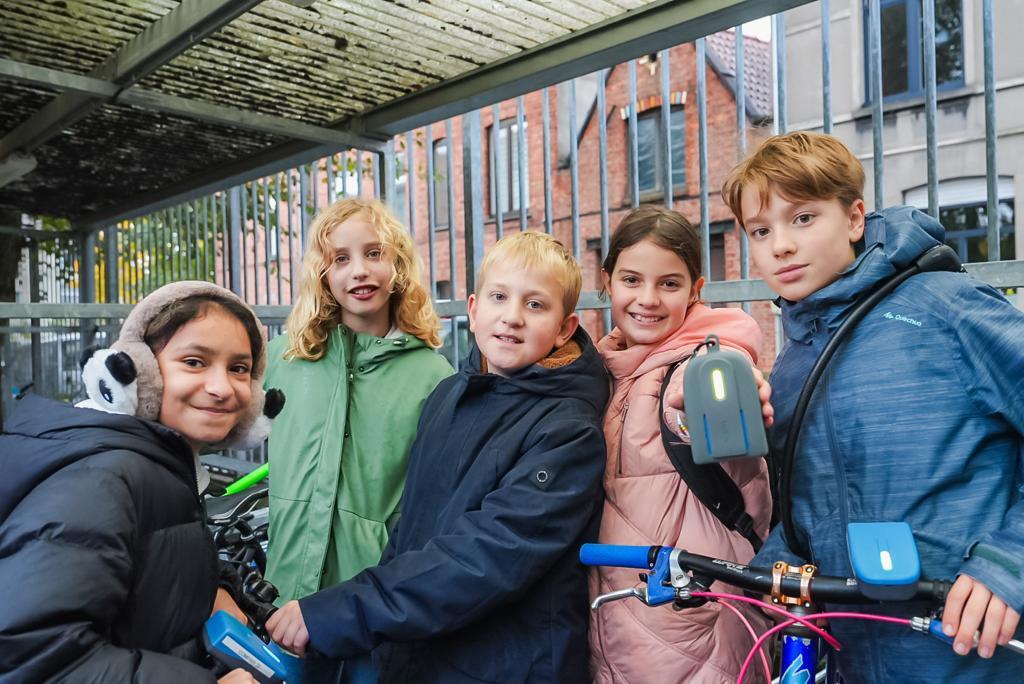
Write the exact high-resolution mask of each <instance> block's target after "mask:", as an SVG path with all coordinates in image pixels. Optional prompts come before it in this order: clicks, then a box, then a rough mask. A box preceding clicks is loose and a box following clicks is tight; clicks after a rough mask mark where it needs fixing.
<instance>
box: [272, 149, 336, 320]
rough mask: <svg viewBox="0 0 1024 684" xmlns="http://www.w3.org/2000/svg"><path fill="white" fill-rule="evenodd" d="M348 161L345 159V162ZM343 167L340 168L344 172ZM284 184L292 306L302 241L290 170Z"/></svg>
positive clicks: (297, 286) (297, 284)
mask: <svg viewBox="0 0 1024 684" xmlns="http://www.w3.org/2000/svg"><path fill="white" fill-rule="evenodd" d="M347 161H348V160H347V159H345V162H347ZM344 169H345V166H344V165H343V166H342V171H344ZM344 178H345V177H344V176H342V183H341V187H342V189H344V187H345V181H344ZM285 182H286V185H287V187H288V199H287V202H288V280H289V281H290V295H291V298H290V299H289V300H288V301H289V303H291V304H294V303H295V300H296V299H298V296H299V280H300V278H301V277H302V261H301V259H302V256H301V254H302V240H301V239H300V235H299V226H298V223H299V222H298V221H296V220H295V219H294V215H295V211H294V210H295V204H296V202H295V195H296V185H297V184H298V181H297V179H296V180H295V181H293V180H292V170H291V169H288V170H287V171H285Z"/></svg>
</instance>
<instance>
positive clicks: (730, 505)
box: [658, 354, 763, 553]
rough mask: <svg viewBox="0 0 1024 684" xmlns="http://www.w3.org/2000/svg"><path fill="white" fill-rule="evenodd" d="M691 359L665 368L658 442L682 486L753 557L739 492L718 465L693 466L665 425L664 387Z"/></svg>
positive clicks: (749, 521) (752, 537)
mask: <svg viewBox="0 0 1024 684" xmlns="http://www.w3.org/2000/svg"><path fill="white" fill-rule="evenodd" d="M691 356H693V355H692V354H689V355H687V356H686V357H684V358H682V359H680V360H679V361H676V362H675V363H674V364H672V365H671V366H669V369H668V372H667V373H665V379H664V380H663V381H662V383H661V393H660V394H659V396H658V425H660V426H661V442H662V444H663V445H664V446H665V453H666V454H668V459H669V460H670V461H672V465H673V466H675V469H676V472H678V473H679V476H680V477H681V478H683V482H685V483H686V486H687V487H689V488H690V491H691V492H693V493H694V495H695V496H696V497H697V499H698V500H699V501H700V502H701V503H702V504H704V507H705V508H707V509H708V510H709V511H711V513H712V514H714V516H715V517H716V518H718V519H719V521H721V523H722V524H723V525H725V526H726V527H727V528H729V529H730V530H734V531H736V532H739V533H740V534H741V535H743V538H744V539H746V540H747V541H748V542H750V545H751V546H752V547H754V553H757V552H758V551H759V550H760V549H761V544H762V543H763V541H762V539H761V538H760V537H758V536H757V533H756V532H754V519H753V518H751V517H750V515H748V514H747V510H746V508H745V507H744V505H743V495H742V494H741V493H740V488H739V487H738V486H737V485H736V483H735V482H733V480H732V478H731V477H729V475H728V473H726V472H725V470H724V469H723V468H722V466H721V465H720V464H718V463H712V464H708V465H699V464H697V463H694V462H693V451H692V450H691V449H690V445H689V444H685V443H683V442H682V441H680V439H679V436H678V435H676V434H675V433H673V432H672V431H671V430H669V429H668V427H667V426H666V425H665V420H664V416H665V390H666V389H668V383H669V381H670V380H671V379H672V375H673V373H675V371H676V369H677V368H679V366H680V365H682V364H683V363H684V362H685V361H688V360H689V359H690V357H691Z"/></svg>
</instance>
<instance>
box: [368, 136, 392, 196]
mask: <svg viewBox="0 0 1024 684" xmlns="http://www.w3.org/2000/svg"><path fill="white" fill-rule="evenodd" d="M389 142H391V141H389ZM370 174H371V175H372V177H373V185H372V186H371V187H372V188H373V196H374V198H376V199H382V198H381V195H382V194H384V183H385V182H387V181H386V179H385V178H384V177H383V176H382V175H381V172H380V155H379V154H374V153H371V154H370Z"/></svg>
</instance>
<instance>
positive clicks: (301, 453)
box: [265, 326, 453, 603]
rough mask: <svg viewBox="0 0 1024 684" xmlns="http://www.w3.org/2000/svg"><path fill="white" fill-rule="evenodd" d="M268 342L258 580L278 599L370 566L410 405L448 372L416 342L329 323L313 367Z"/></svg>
mask: <svg viewBox="0 0 1024 684" xmlns="http://www.w3.org/2000/svg"><path fill="white" fill-rule="evenodd" d="M287 344H288V339H287V335H280V336H278V337H277V338H275V339H274V340H273V341H272V342H271V343H270V346H269V351H268V358H269V361H270V363H269V367H268V369H267V375H266V379H265V383H266V386H267V387H278V388H280V389H282V390H283V391H284V393H285V396H286V398H287V404H286V406H285V408H284V410H283V411H282V412H281V414H280V415H279V416H278V417H277V419H276V420H275V421H274V430H273V433H272V434H271V437H270V470H271V476H270V549H269V553H268V567H267V578H268V579H269V580H270V581H271V582H273V583H274V585H275V586H277V588H278V590H279V591H280V595H281V596H280V600H279V603H283V602H284V601H287V600H290V599H294V598H300V597H303V596H307V595H309V594H312V593H314V592H316V591H318V590H319V589H321V588H323V587H328V586H331V585H333V584H337V583H338V582H342V581H344V580H347V579H349V578H350V577H352V576H353V575H355V574H356V573H358V572H359V571H361V570H363V569H364V568H367V567H369V566H371V565H375V564H376V563H377V561H378V560H380V555H381V552H382V551H383V550H384V546H385V544H386V543H387V540H388V533H389V531H390V530H391V529H392V527H393V525H394V522H395V521H396V520H397V518H398V514H399V503H400V501H401V497H402V488H403V487H404V485H405V472H406V466H407V463H408V457H409V448H410V447H411V445H412V440H413V437H415V435H416V424H417V421H418V420H419V415H420V409H421V408H422V406H423V402H424V401H425V400H426V398H427V396H428V395H429V394H430V393H431V392H432V391H433V390H434V387H436V386H437V383H439V382H440V381H441V380H442V379H444V378H446V377H447V376H449V375H451V374H452V372H453V371H452V368H451V366H450V365H449V364H448V361H447V360H445V358H444V357H443V356H441V355H439V354H437V353H435V352H434V351H433V350H432V349H430V347H428V346H427V345H426V344H425V343H424V342H423V341H422V340H420V339H418V338H417V337H415V336H413V335H408V334H402V335H401V336H399V337H397V338H381V337H375V336H373V335H365V334H356V333H353V332H352V331H350V330H349V329H348V328H345V327H344V326H338V327H337V328H336V329H335V330H334V332H332V333H331V336H330V338H329V340H328V346H327V353H326V354H325V355H324V357H323V358H322V359H320V360H319V361H304V360H298V359H292V360H290V361H286V360H285V359H284V358H283V355H284V352H285V350H286V348H287Z"/></svg>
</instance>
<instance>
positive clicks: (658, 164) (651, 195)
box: [625, 104, 688, 202]
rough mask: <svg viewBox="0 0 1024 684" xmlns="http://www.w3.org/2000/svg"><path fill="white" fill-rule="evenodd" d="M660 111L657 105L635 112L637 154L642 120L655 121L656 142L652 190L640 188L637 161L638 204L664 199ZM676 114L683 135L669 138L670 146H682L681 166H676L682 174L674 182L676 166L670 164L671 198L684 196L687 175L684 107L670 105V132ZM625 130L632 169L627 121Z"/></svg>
mask: <svg viewBox="0 0 1024 684" xmlns="http://www.w3.org/2000/svg"><path fill="white" fill-rule="evenodd" d="M661 109H662V108H661V105H658V106H656V107H652V108H651V109H647V110H645V111H642V112H637V115H636V126H637V130H636V135H637V150H638V152H639V149H640V126H641V123H640V122H641V121H644V120H649V119H654V120H655V130H656V132H657V134H656V140H655V147H654V149H655V155H656V156H655V160H654V180H655V186H654V187H653V188H646V189H645V188H643V187H641V186H640V178H639V174H640V161H639V160H637V174H638V178H637V183H636V185H637V188H638V189H639V192H640V197H639V198H637V199H638V201H640V202H649V201H652V200H657V199H663V198H664V197H665V183H664V179H663V178H662V177H661V174H662V172H663V169H664V164H663V163H662V160H661V156H660V155H661V154H664V152H663V151H662V150H661ZM676 113H678V114H679V116H680V118H681V120H682V133H683V134H682V135H681V136H676V135H673V136H671V141H670V145H675V144H676V141H677V140H678V141H679V144H680V145H681V146H682V151H681V152H682V164H680V165H679V166H678V170H679V171H680V172H681V173H682V178H681V179H679V181H678V182H676V180H675V175H676V173H677V165H676V164H675V163H673V164H672V176H673V184H672V196H673V197H675V196H676V195H682V194H685V192H686V180H687V176H688V174H687V173H686V161H687V154H686V152H687V149H686V148H687V145H686V106H685V105H681V104H675V105H672V106H671V107H670V108H669V129H670V130H671V128H672V118H674V117H673V115H674V114H676ZM625 128H626V137H627V141H626V149H627V150H629V155H630V159H629V161H630V168H632V161H633V160H632V154H633V152H632V145H630V143H629V139H628V138H629V134H630V132H629V123H628V120H627V123H626V127H625ZM630 185H631V186H632V184H630Z"/></svg>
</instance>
